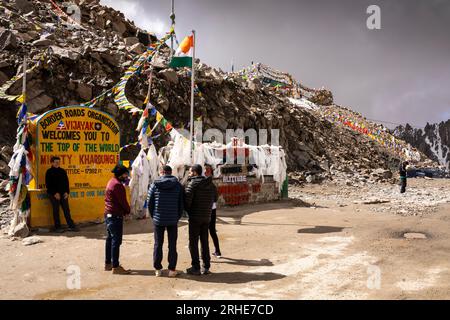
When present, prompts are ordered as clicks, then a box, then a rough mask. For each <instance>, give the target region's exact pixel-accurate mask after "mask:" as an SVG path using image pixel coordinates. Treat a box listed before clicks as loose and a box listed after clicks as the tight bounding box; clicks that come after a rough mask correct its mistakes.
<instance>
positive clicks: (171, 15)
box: [170, 0, 175, 58]
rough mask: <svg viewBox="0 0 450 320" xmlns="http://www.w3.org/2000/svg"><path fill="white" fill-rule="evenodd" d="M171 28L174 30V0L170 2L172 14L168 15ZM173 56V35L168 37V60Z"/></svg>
mask: <svg viewBox="0 0 450 320" xmlns="http://www.w3.org/2000/svg"><path fill="white" fill-rule="evenodd" d="M170 19H171V20H172V27H173V28H175V0H172V12H171V14H170ZM172 56H173V34H172V35H171V36H170V58H172Z"/></svg>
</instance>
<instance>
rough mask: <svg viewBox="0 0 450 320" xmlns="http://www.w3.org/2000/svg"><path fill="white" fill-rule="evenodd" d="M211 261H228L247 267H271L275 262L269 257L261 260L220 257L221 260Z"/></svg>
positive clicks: (228, 262) (227, 262) (218, 262)
mask: <svg viewBox="0 0 450 320" xmlns="http://www.w3.org/2000/svg"><path fill="white" fill-rule="evenodd" d="M211 263H217V264H220V263H226V264H233V265H238V266H247V267H270V266H273V262H272V261H270V260H269V259H260V260H245V259H233V258H227V257H223V256H222V258H220V261H211Z"/></svg>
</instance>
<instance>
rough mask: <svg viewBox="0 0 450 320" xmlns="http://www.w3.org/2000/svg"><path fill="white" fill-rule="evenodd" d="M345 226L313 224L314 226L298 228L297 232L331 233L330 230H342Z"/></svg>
mask: <svg viewBox="0 0 450 320" xmlns="http://www.w3.org/2000/svg"><path fill="white" fill-rule="evenodd" d="M345 228H346V227H333V226H314V228H304V229H299V230H298V231H297V232H298V233H313V234H321V233H332V232H342V230H344V229H345Z"/></svg>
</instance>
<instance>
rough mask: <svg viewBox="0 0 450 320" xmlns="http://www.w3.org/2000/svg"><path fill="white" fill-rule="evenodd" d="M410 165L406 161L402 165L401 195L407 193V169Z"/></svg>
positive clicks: (400, 171)
mask: <svg viewBox="0 0 450 320" xmlns="http://www.w3.org/2000/svg"><path fill="white" fill-rule="evenodd" d="M408 165H409V162H408V161H405V162H403V163H401V164H400V167H399V173H400V193H405V192H406V176H407V172H406V167H407V166H408Z"/></svg>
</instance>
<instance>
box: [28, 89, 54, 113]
mask: <svg viewBox="0 0 450 320" xmlns="http://www.w3.org/2000/svg"><path fill="white" fill-rule="evenodd" d="M52 103H53V98H51V97H49V96H48V95H46V94H45V93H43V94H41V95H39V96H37V97H36V98H34V99H32V100H29V101H28V102H27V105H28V111H29V112H31V113H41V112H42V111H44V110H45V109H47V108H48V106H49V105H51V104H52Z"/></svg>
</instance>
